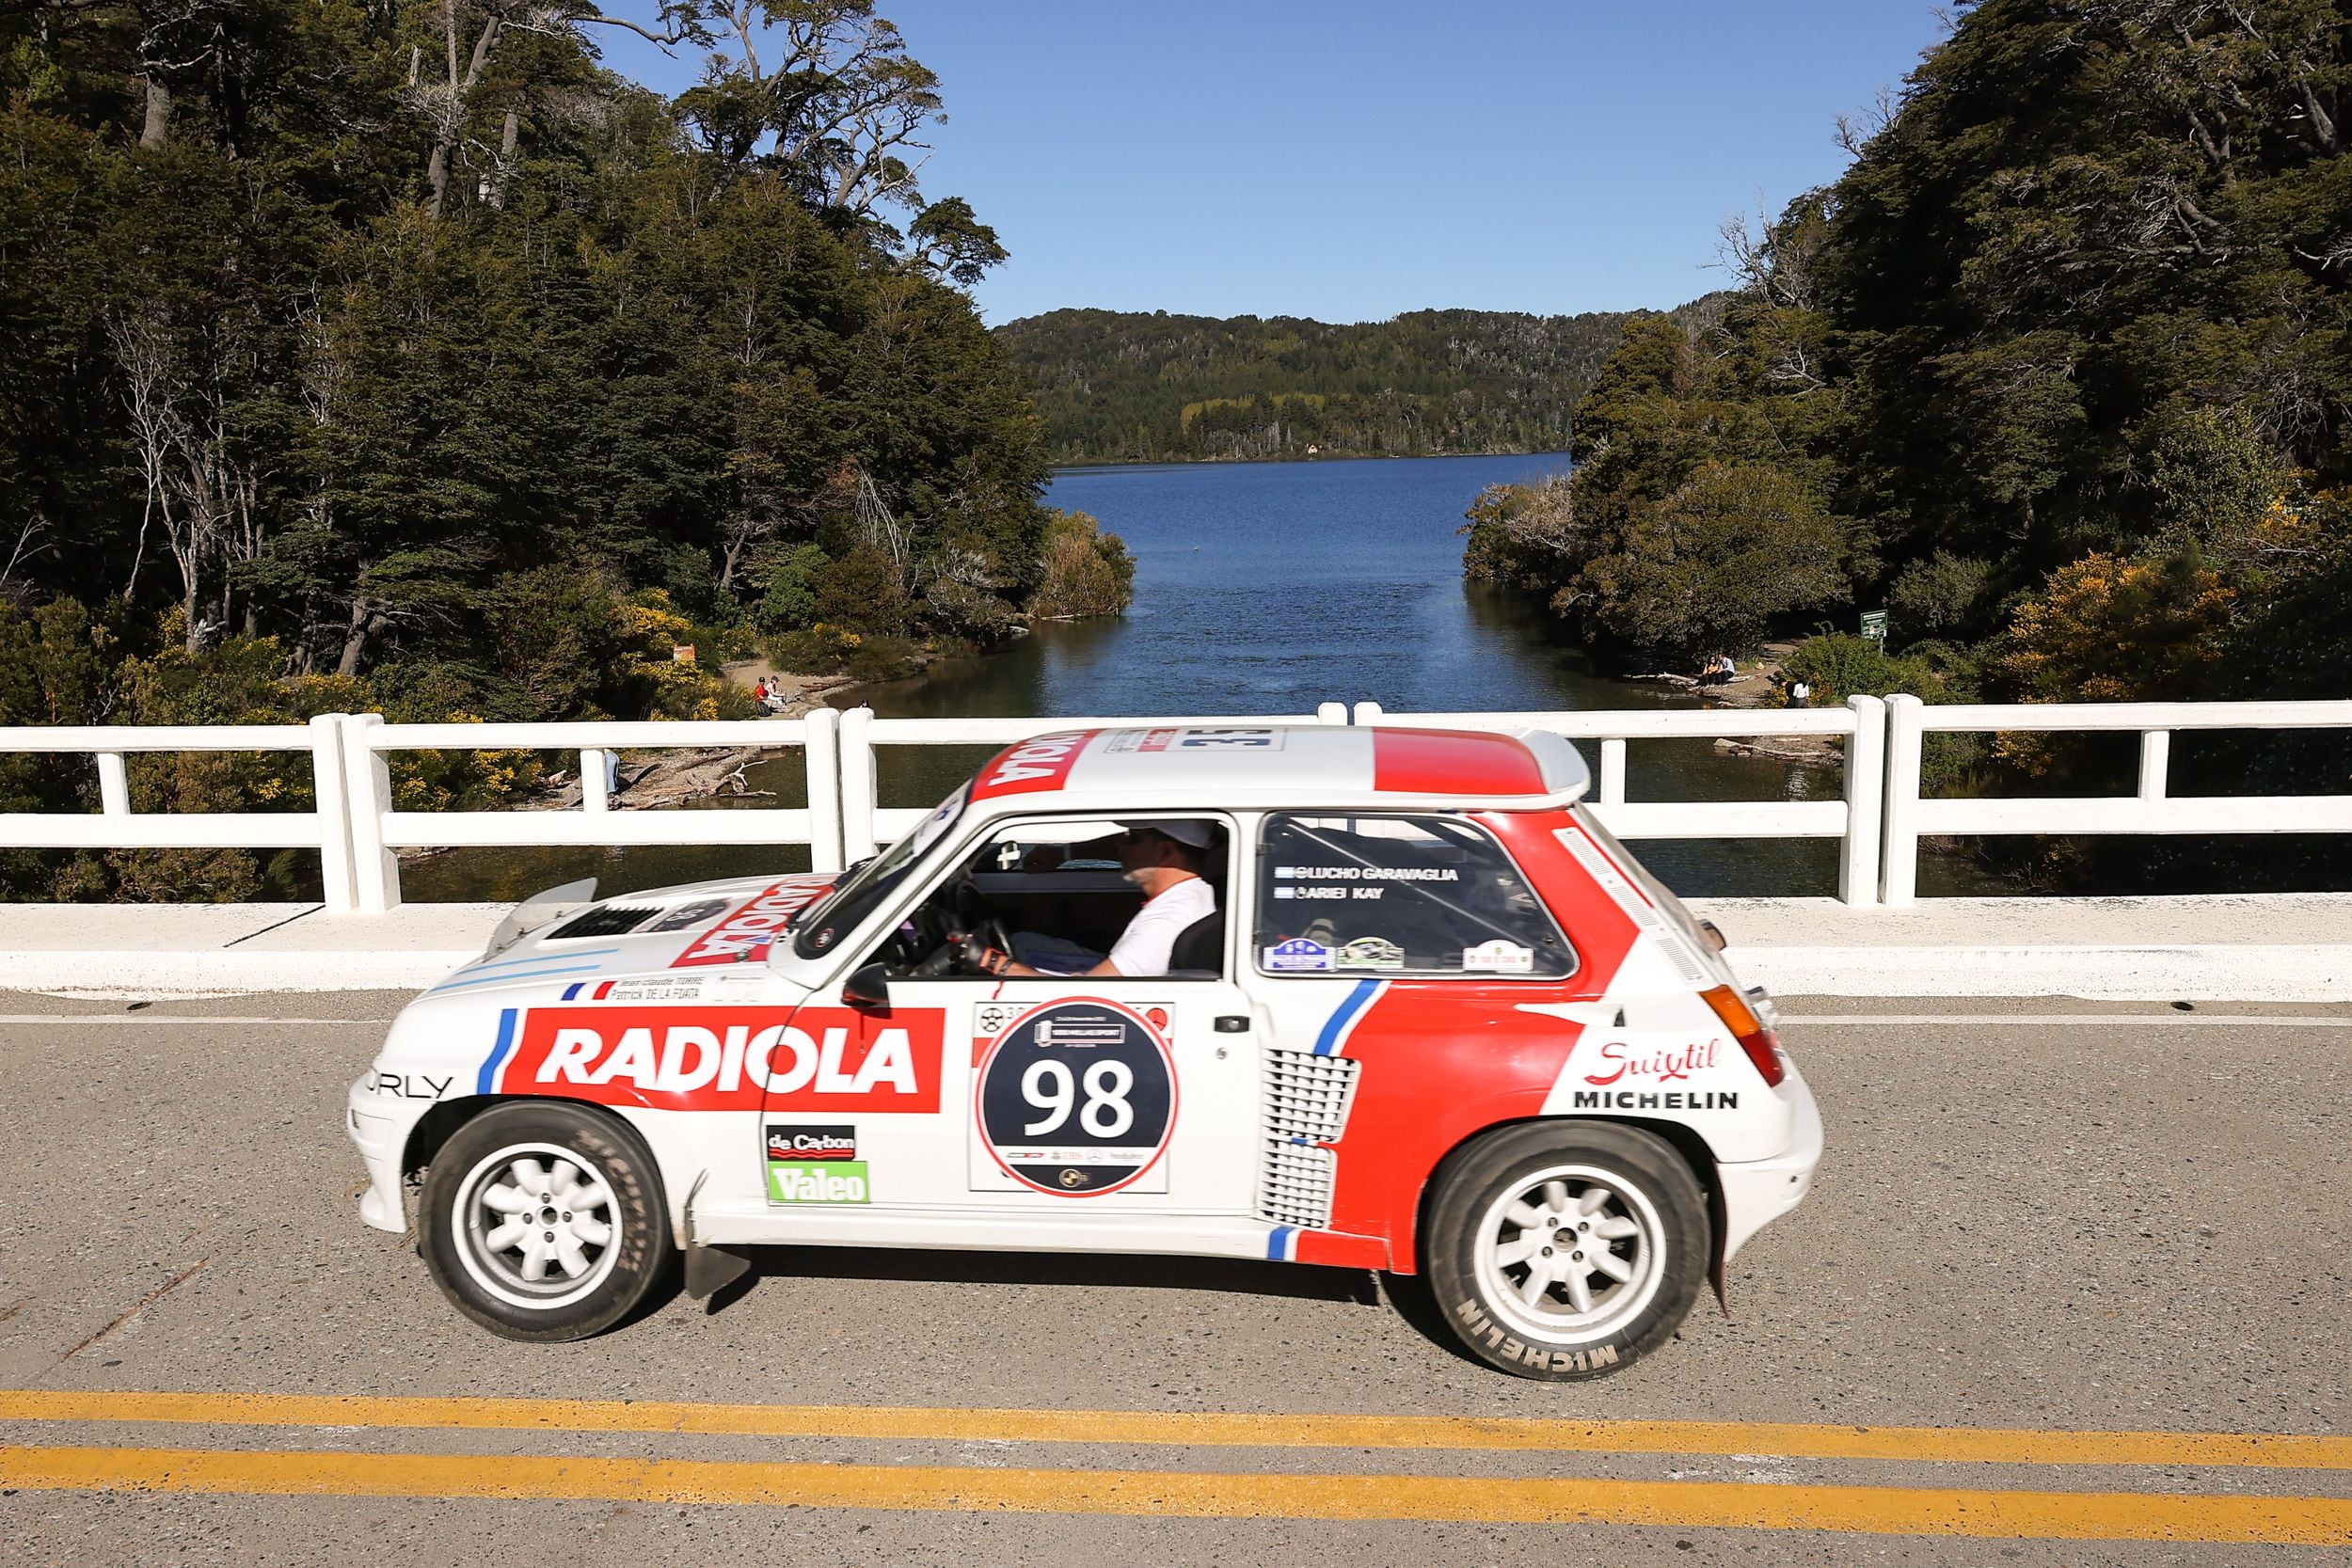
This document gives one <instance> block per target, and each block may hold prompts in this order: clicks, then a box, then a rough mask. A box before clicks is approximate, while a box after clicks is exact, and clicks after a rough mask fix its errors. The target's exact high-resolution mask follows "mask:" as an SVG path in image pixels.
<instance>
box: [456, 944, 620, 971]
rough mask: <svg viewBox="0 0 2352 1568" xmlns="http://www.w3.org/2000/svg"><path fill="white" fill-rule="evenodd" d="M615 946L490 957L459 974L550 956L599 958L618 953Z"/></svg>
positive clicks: (533, 962) (544, 959)
mask: <svg viewBox="0 0 2352 1568" xmlns="http://www.w3.org/2000/svg"><path fill="white" fill-rule="evenodd" d="M619 951H620V949H619V948H617V947H575V948H573V949H571V950H570V951H569V952H564V953H545V952H541V953H527V954H525V955H524V956H523V957H521V958H492V959H491V960H490V961H489V962H488V963H485V964H468V965H467V966H466V967H465V968H463V969H461V970H459V971H458V972H457V973H458V974H478V973H480V972H481V971H483V970H485V969H511V968H513V967H514V966H515V965H516V964H543V963H546V962H547V961H548V959H550V958H603V957H604V956H605V955H606V954H608V953H618V952H619Z"/></svg>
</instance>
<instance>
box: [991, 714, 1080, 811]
mask: <svg viewBox="0 0 2352 1568" xmlns="http://www.w3.org/2000/svg"><path fill="white" fill-rule="evenodd" d="M1093 737H1094V732H1093V731H1092V730H1064V731H1062V732H1060V733H1059V734H1057V735H1041V736H1037V737H1036V738H1035V739H1032V740H1025V741H1023V742H1022V743H1021V744H1020V745H1018V746H1013V747H1009V748H1008V749H1007V750H1005V751H1003V752H998V753H997V755H996V759H995V760H994V761H993V762H991V763H990V764H989V765H988V766H987V767H986V768H982V769H980V777H979V782H978V784H976V785H975V786H974V787H973V790H972V797H973V799H974V800H987V799H988V798H989V797H991V796H993V795H1025V794H1028V793H1030V792H1032V791H1035V790H1040V789H1058V788H1060V787H1061V784H1062V781H1063V780H1064V779H1066V778H1068V777H1069V776H1070V768H1071V765H1072V764H1073V763H1074V762H1076V761H1077V760H1078V753H1079V752H1082V751H1084V750H1086V743H1087V742H1088V741H1089V740H1090V739H1092V738H1093Z"/></svg>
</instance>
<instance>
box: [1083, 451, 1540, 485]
mask: <svg viewBox="0 0 2352 1568" xmlns="http://www.w3.org/2000/svg"><path fill="white" fill-rule="evenodd" d="M1567 455H1568V454H1567V453H1566V452H1565V451H1548V450H1547V451H1538V450H1535V449H1534V448H1524V449H1522V448H1518V447H1513V448H1510V449H1508V450H1507V451H1318V452H1313V453H1308V452H1301V453H1299V454H1298V455H1297V456H1295V457H1137V458H1132V459H1129V460H1126V461H1122V462H1109V461H1104V460H1100V459H1098V460H1095V461H1092V462H1083V463H1057V464H1055V465H1054V467H1053V473H1054V476H1055V477H1056V478H1057V479H1058V478H1060V477H1061V476H1062V475H1063V474H1089V473H1098V474H1099V473H1117V472H1119V471H1120V470H1121V469H1124V468H1229V467H1247V466H1249V465H1252V464H1273V463H1420V462H1426V461H1431V460H1436V459H1446V458H1464V457H1563V458H1565V457H1566V456H1567Z"/></svg>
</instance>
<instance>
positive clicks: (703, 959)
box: [670, 877, 833, 969]
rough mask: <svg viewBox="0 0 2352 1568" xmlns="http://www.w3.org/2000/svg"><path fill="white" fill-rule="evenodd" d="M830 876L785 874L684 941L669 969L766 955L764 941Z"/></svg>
mask: <svg viewBox="0 0 2352 1568" xmlns="http://www.w3.org/2000/svg"><path fill="white" fill-rule="evenodd" d="M832 887H833V879H832V878H830V877H788V878H787V879H785V880H783V881H781V882H778V883H776V884H775V885H774V886H772V887H771V888H769V889H768V890H767V891H766V892H764V893H762V894H760V895H759V896H758V897H756V898H754V899H753V900H752V901H751V902H750V903H748V904H746V905H744V906H743V907H742V908H741V909H739V910H737V911H735V912H734V913H732V914H730V915H728V916H727V917H726V918H725V919H724V920H722V921H720V922H719V924H717V925H716V926H713V927H711V928H710V929H709V930H707V931H705V932H704V933H703V934H702V935H700V936H698V937H696V938H695V939H694V940H693V941H692V942H688V943H687V944H686V951H685V952H683V953H680V954H679V955H678V956H677V957H676V958H675V959H673V960H671V963H670V967H671V968H672V969H695V968H699V967H701V966H702V965H704V964H732V963H751V962H755V961H757V960H758V959H760V958H766V957H767V956H768V944H769V943H770V942H773V941H775V939H776V933H777V932H778V931H781V930H782V929H784V927H786V926H787V925H789V924H790V923H791V920H792V917H793V916H794V915H796V914H798V913H800V912H801V911H803V910H804V909H806V908H808V907H809V906H810V905H811V904H814V903H815V902H817V900H818V899H819V898H821V897H823V896H824V895H825V894H826V893H827V892H828V891H830V890H831V889H832Z"/></svg>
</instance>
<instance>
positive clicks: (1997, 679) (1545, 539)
mask: <svg viewBox="0 0 2352 1568" xmlns="http://www.w3.org/2000/svg"><path fill="white" fill-rule="evenodd" d="M1846 131H1847V135H1848V140H1849V145H1850V146H1851V150H1852V151H1853V154H1854V157H1853V162H1852V164H1851V167H1850V168H1849V169H1848V170H1847V172H1846V173H1845V175H1844V176H1843V177H1842V178H1841V179H1839V180H1838V181H1836V182H1835V183H1834V184H1831V185H1829V186H1827V187H1825V188H1823V189H1820V190H1817V191H1813V192H1809V193H1807V194H1805V195H1804V196H1802V197H1800V198H1798V199H1797V200H1795V201H1794V202H1792V203H1790V204H1789V206H1788V208H1787V210H1786V211H1785V212H1783V213H1782V214H1780V215H1779V216H1778V217H1777V218H1775V219H1772V220H1771V221H1770V222H1767V223H1764V224H1762V225H1761V226H1760V228H1752V229H1747V230H1742V229H1740V228H1738V227H1737V226H1735V227H1734V228H1733V229H1732V230H1729V231H1728V232H1727V234H1726V240H1727V244H1728V245H1729V249H1730V254H1731V259H1732V260H1733V261H1734V262H1735V263H1736V265H1737V266H1738V267H1739V269H1740V273H1741V275H1742V280H1743V283H1744V287H1743V288H1742V289H1741V290H1740V293H1738V294H1737V296H1736V297H1735V298H1734V299H1733V300H1732V301H1731V303H1730V304H1729V306H1728V308H1727V309H1725V310H1724V313H1723V314H1722V316H1721V319H1720V320H1719V321H1717V322H1716V323H1714V324H1713V325H1708V326H1706V327H1705V328H1704V329H1702V330H1697V331H1692V330H1686V329H1685V327H1684V326H1683V325H1680V324H1677V323H1676V322H1673V321H1670V320H1667V319H1665V318H1662V317H1650V318H1645V319H1642V320H1639V321H1636V322H1634V323H1632V324H1630V325H1629V326H1628V328H1627V330H1626V333H1625V337H1624V341H1623V342H1622V343H1621V344H1620V345H1619V347H1618V348H1617V350H1616V352H1615V353H1614V354H1613V356H1611V358H1610V360H1609V362H1608V364H1607V365H1606V366H1605V367H1604V368H1603V370H1602V371H1601V372H1600V374H1599V376H1598V378H1597V381H1596V382H1595V384H1594V386H1593V388H1592V390H1591V391H1590V392H1589V393H1588V394H1587V395H1586V397H1585V399H1584V401H1583V403H1582V404H1581V405H1580V407H1579V408H1578V410H1577V416H1576V429H1575V433H1574V437H1573V442H1572V450H1573V451H1574V452H1575V453H1576V455H1577V458H1578V460H1579V467H1578V469H1577V471H1576V473H1575V476H1574V478H1573V479H1572V480H1571V481H1568V482H1565V483H1554V484H1549V485H1545V486H1540V487H1533V488H1519V489H1502V490H1496V491H1493V492H1489V493H1488V494H1487V495H1486V496H1484V497H1482V498H1480V500H1479V502H1478V504H1477V506H1476V507H1475V508H1473V510H1472V512H1471V527H1470V548H1469V553H1468V565H1469V568H1470V571H1471V572H1472V573H1474V574H1476V575H1480V576H1484V577H1487V578H1493V579H1496V580H1499V581H1503V582H1508V583H1513V584H1518V585H1520V586H1524V587H1530V588H1534V589H1535V590H1538V591H1539V592H1541V593H1543V594H1546V595H1547V596H1548V597H1549V600H1550V603H1551V605H1552V607H1553V609H1554V610H1555V611H1556V612H1557V613H1558V614H1559V615H1560V617H1561V618H1562V619H1563V621H1564V623H1565V626H1566V627H1567V629H1568V630H1570V631H1571V633H1572V634H1573V635H1574V636H1576V637H1577V638H1578V639H1580V640H1581V641H1583V642H1585V643H1586V644H1587V645H1588V646H1590V647H1592V648H1594V649H1595V650H1597V651H1598V652H1600V653H1601V654H1603V655H1604V656H1606V657H1611V658H1613V659H1614V660H1616V661H1618V662H1638V663H1644V664H1649V665H1652V666H1653V667H1654V666H1655V665H1657V664H1659V663H1665V664H1668V665H1670V666H1679V667H1683V668H1689V667H1690V666H1691V665H1692V661H1694V660H1695V659H1696V658H1697V657H1700V656H1702V655H1703V654H1705V653H1707V652H1708V651H1710V650H1717V649H1736V648H1740V647H1743V646H1746V645H1750V644H1753V643H1754V642H1755V641H1756V640H1757V639H1759V638H1760V637H1762V636H1764V635H1765V634H1766V633H1768V632H1775V631H1777V632H1781V633H1791V632H1795V633H1802V632H1804V631H1806V630H1808V629H1811V628H1813V627H1815V626H1820V625H1822V624H1823V623H1828V624H1831V625H1836V626H1846V627H1851V626H1853V624H1854V622H1853V616H1854V614H1855V612H1856V611H1858V610H1869V609H1879V608H1883V609H1885V610H1887V611H1888V613H1889V620H1890V638H1889V642H1888V647H1887V649H1886V650H1885V651H1884V652H1883V653H1882V651H1881V650H1879V649H1877V648H1874V647H1872V646H1871V645H1869V644H1867V643H1863V642H1861V641H1859V640H1858V639H1856V638H1853V637H1851V635H1839V636H1830V637H1822V638H1818V639H1815V640H1814V641H1810V642H1808V643H1806V644H1805V645H1804V646H1803V647H1801V648H1800V649H1799V650H1798V653H1797V656H1796V657H1795V658H1794V659H1793V660H1792V661H1791V663H1790V669H1791V672H1792V673H1804V674H1807V675H1809V676H1810V677H1811V678H1812V682H1813V685H1814V687H1815V689H1816V691H1817V693H1820V695H1824V696H1828V697H1831V698H1833V699H1836V698H1837V697H1841V696H1842V695H1843V693H1845V692H1847V691H1852V690H1868V691H1882V690H1887V689H1910V690H1914V691H1916V692H1919V693H1920V694H1922V695H1926V696H1929V697H1931V698H1935V697H1951V696H1958V697H1965V696H1972V695H1980V696H1982V697H1983V698H1985V699H1987V700H2023V701H2061V700H2084V699H2106V698H2233V697H2296V696H2337V697H2340V696H2342V695H2344V691H2345V689H2346V679H2347V677H2346V673H2345V672H2346V671H2347V670H2352V441H2348V440H2347V430H2348V429H2352V157H2347V156H2346V152H2347V145H2346V138H2347V137H2352V22H2348V21H2347V17H2346V13H2345V11H2344V8H2342V7H2341V6H2340V5H2337V4H2334V3H2333V0H2253V3H2249V4H2243V5H2230V6H2222V5H2215V4H2211V3H2209V0H1979V3H1976V4H1969V5H1963V6H1961V7H1959V8H1957V10H1956V14H1955V17H1954V24H1953V29H1952V32H1951V34H1950V36H1949V37H1948V38H1947V40H1945V41H1944V42H1942V43H1941V44H1940V45H1939V46H1938V47H1936V48H1935V49H1934V50H1932V51H1931V53H1930V54H1929V55H1927V57H1926V58H1925V60H1924V62H1923V63H1922V64H1921V66H1920V67H1919V69H1918V70H1917V71H1915V73H1914V75H1913V76H1912V78H1911V80H1910V82H1909V84H1908V85H1907V87H1906V88H1905V90H1904V91H1903V92H1902V93H1901V94H1900V95H1899V96H1898V97H1896V98H1894V99H1892V100H1890V101H1889V102H1888V103H1886V104H1885V105H1884V109H1883V114H1882V115H1881V116H1879V117H1877V119H1875V121H1874V122H1873V123H1869V124H1864V125H1850V126H1848V127H1847V128H1846ZM2193 750H2194V752H2195V755H2196V757H2197V758H2198V759H2199V760H2196V761H2192V762H2188V763H2184V762H2182V761H2181V760H2179V758H2178V757H2177V756H2176V762H2175V773H2174V776H2175V787H2176V788H2180V789H2184V790H2190V791H2193V790H2195V789H2197V788H2199V787H2201V782H2200V781H2202V784H2204V785H2206V786H2210V785H2212V784H2214V783H2215V782H2216V781H2217V780H2221V779H2227V780H2228V781H2229V787H2232V788H2236V789H2245V788H2248V787H2249V783H2250V784H2251V787H2253V788H2254V789H2255V790H2256V792H2260V790H2261V788H2262V787H2263V785H2264V784H2265V781H2267V782H2269V783H2271V784H2276V783H2277V782H2278V781H2279V780H2280V778H2281V777H2284V776H2287V774H2290V773H2291V774H2293V775H2294V776H2296V777H2300V778H2303V779H2306V780H2310V779H2313V778H2320V777H2325V778H2328V779H2332V780H2333V781H2334V783H2333V784H2328V785H2326V786H2324V787H2340V786H2341V783H2342V780H2343V779H2344V776H2345V774H2346V771H2347V768H2346V764H2347V762H2348V761H2352V759H2348V758H2346V757H2345V756H2344V749H2343V747H2342V746H2341V744H2339V743H2338V742H2336V741H2333V740H2320V739H2312V740H2309V741H2300V742H2295V743H2291V744H2274V745H2272V746H2270V747H2268V748H2266V749H2265V750H2262V751H2260V752H2255V751H2251V750H2247V749H2244V748H2238V747H2234V746H2232V745H2229V744H2221V743H2214V744H2207V743H2204V742H2201V743H2200V745H2199V747H2197V748H2195V749H2193ZM1964 760H1965V759H1963V761H1964ZM1979 760H1980V761H1981V762H1982V763H1983V764H1984V765H1986V766H1993V767H1998V768H2003V769H2005V770H2006V771H2007V772H2009V773H2010V774H2011V775H2014V774H2017V773H2027V774H2042V775H2058V774H2066V775H2070V776H2071V778H2072V782H2073V783H2074V784H2081V785H2083V786H2085V787H2096V783H2095V781H2094V779H2093V778H2092V775H2096V776H2097V778H2099V779H2105V780H2106V782H2107V783H2108V784H2112V783H2113V781H2114V778H2115V776H2116V774H2117V773H2118V771H2119V770H2120V769H2122V768H2127V767H2128V764H2129V758H2128V756H2127V755H2126V754H2125V752H2123V751H2122V749H2121V748H2111V749H2101V748H2097V747H2088V746H2081V747H2076V746H2069V747H2060V748H2026V747H2021V746H2010V747H2008V748H2006V749H2004V750H2002V751H2000V752H1997V753H1996V754H1992V755H1988V756H1987V757H1985V758H1982V759H1979ZM2282 770H2283V771H2282ZM2166 858H2171V857H2170V852H2169V851H2166V852H2165V853H2164V854H2163V855H2158V856H2153V857H2151V858H2150V859H2149V862H2148V863H2149V864H2150V866H2151V867H2155V868H2157V869H2160V867H2157V862H2158V861H2161V860H2164V859H2166Z"/></svg>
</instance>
